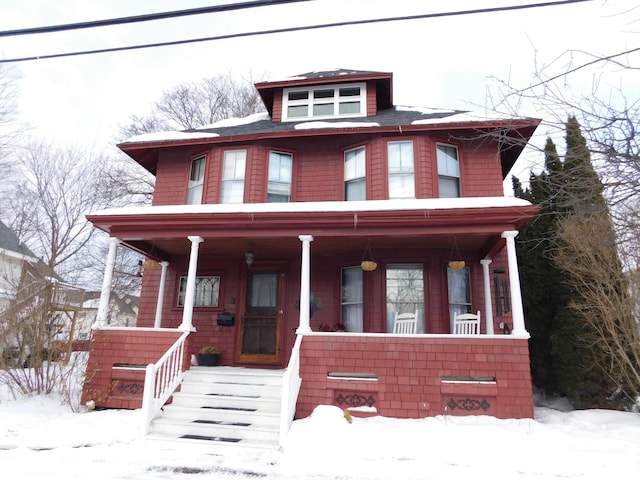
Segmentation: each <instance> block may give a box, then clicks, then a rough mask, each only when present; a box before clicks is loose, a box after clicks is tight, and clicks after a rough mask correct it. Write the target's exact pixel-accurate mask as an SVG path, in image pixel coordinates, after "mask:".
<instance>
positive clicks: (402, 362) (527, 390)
mask: <svg viewBox="0 0 640 480" xmlns="http://www.w3.org/2000/svg"><path fill="white" fill-rule="evenodd" d="M300 376H301V377H302V387H301V391H300V395H299V397H298V404H297V411H296V417H297V418H303V417H306V416H308V415H309V414H310V413H311V412H312V411H313V409H314V408H315V407H316V406H317V405H319V404H330V405H336V406H339V407H341V408H345V409H346V408H351V409H352V413H353V414H355V415H358V414H359V413H361V412H365V413H364V414H366V412H371V411H373V409H372V408H371V407H374V408H375V412H376V414H377V415H382V416H387V417H397V418H420V417H428V416H436V415H443V414H445V415H493V416H496V417H498V418H532V417H533V399H532V385H531V374H530V370H529V348H528V341H527V340H526V339H521V338H512V337H510V336H506V335H505V336H500V335H496V336H490V337H487V336H480V337H478V338H468V337H454V336H447V337H445V336H435V335H425V336H410V337H409V336H407V337H405V336H390V335H375V334H370V335H357V334H354V335H352V334H344V333H333V334H322V333H314V334H310V335H305V337H304V339H303V342H302V348H301V359H300ZM362 407H366V408H362Z"/></svg>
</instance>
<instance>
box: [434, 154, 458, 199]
mask: <svg viewBox="0 0 640 480" xmlns="http://www.w3.org/2000/svg"><path fill="white" fill-rule="evenodd" d="M436 148H437V151H438V153H437V155H438V189H439V190H440V198H456V197H459V196H460V162H459V161H458V149H457V148H456V147H453V146H451V145H438V146H437V147H436Z"/></svg>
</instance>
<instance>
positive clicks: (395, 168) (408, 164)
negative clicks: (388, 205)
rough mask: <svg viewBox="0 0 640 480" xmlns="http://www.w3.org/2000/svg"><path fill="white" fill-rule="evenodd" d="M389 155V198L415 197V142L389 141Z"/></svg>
mask: <svg viewBox="0 0 640 480" xmlns="http://www.w3.org/2000/svg"><path fill="white" fill-rule="evenodd" d="M387 157H388V159H387V162H388V166H389V198H390V199H392V198H415V197H416V193H415V180H414V176H413V142H411V141H408V142H389V143H388V144H387Z"/></svg>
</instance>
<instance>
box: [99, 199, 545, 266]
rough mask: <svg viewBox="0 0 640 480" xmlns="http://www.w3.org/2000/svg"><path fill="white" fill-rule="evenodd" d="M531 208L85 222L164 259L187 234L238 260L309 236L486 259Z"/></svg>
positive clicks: (206, 209)
mask: <svg viewBox="0 0 640 480" xmlns="http://www.w3.org/2000/svg"><path fill="white" fill-rule="evenodd" d="M537 210H538V207H537V206H535V205H532V204H531V203H530V202H528V201H526V200H522V199H517V198H513V197H470V198H450V199H443V198H429V199H405V200H372V201H361V202H291V203H244V204H206V205H165V206H150V207H128V208H119V209H108V210H102V211H99V212H96V213H94V214H91V215H88V216H87V218H88V219H89V220H90V221H91V222H92V223H93V224H94V225H95V226H96V227H98V228H100V229H101V230H103V231H105V232H107V233H109V234H110V235H111V236H114V237H118V238H120V239H121V240H123V241H124V242H125V243H126V244H127V245H128V246H129V247H131V248H133V249H134V250H137V251H139V252H140V253H143V254H145V255H148V256H152V257H157V258H158V259H159V260H163V259H168V258H170V257H171V256H173V255H183V254H187V253H188V248H189V245H188V244H189V242H188V241H187V240H186V237H187V236H189V235H198V236H201V237H203V238H204V239H205V242H204V244H203V245H202V246H201V248H202V251H203V253H211V254H216V253H217V254H239V253H241V252H242V251H244V250H246V247H247V242H249V241H250V242H254V243H257V242H258V241H260V243H261V247H262V248H263V249H264V251H265V252H268V251H269V250H273V251H280V252H282V251H286V250H288V249H291V250H292V251H298V250H299V245H300V241H299V239H298V235H300V234H309V235H313V236H314V238H315V240H314V251H324V252H335V251H348V250H350V249H361V248H362V247H363V241H364V240H366V239H376V244H377V246H379V247H385V246H386V247H395V248H399V247H404V248H411V247H415V248H423V249H424V248H447V247H448V246H449V245H451V239H452V238H453V237H456V238H457V242H458V243H459V245H460V248H462V249H464V248H467V249H469V250H473V251H481V252H483V253H488V252H490V251H491V250H493V249H495V248H496V245H497V243H499V242H501V239H500V235H501V233H502V232H503V231H505V230H519V229H520V228H521V227H522V226H523V225H524V224H525V223H526V222H527V221H528V220H529V219H530V218H531V217H532V216H533V215H535V213H536V212H537ZM427 239H428V241H427Z"/></svg>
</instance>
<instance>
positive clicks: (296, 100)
mask: <svg viewBox="0 0 640 480" xmlns="http://www.w3.org/2000/svg"><path fill="white" fill-rule="evenodd" d="M366 99H367V89H366V86H365V84H364V83H353V84H342V85H330V86H326V85H324V86H322V87H305V88H286V89H285V90H284V108H283V120H300V119H304V118H331V117H364V116H365V115H366V105H367V102H366Z"/></svg>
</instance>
